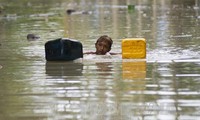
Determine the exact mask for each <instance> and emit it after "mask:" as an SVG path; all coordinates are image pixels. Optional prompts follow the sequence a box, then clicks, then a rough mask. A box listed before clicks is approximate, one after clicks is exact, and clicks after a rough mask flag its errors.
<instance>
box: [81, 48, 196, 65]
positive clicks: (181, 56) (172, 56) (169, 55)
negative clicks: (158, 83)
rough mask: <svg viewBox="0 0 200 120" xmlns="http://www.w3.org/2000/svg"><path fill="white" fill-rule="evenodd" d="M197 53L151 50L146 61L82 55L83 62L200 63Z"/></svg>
mask: <svg viewBox="0 0 200 120" xmlns="http://www.w3.org/2000/svg"><path fill="white" fill-rule="evenodd" d="M198 56H199V52H195V51H191V50H188V49H186V50H179V51H176V52H174V51H172V50H171V49H169V50H168V49H162V50H158V49H157V50H153V51H150V52H147V57H146V59H122V55H95V54H89V55H84V57H83V61H84V62H133V61H135V62H137V61H146V62H148V63H153V62H159V63H171V62H200V57H198Z"/></svg>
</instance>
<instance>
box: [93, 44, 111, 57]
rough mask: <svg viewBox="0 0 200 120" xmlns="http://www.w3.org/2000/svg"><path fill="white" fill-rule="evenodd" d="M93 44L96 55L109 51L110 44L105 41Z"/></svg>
mask: <svg viewBox="0 0 200 120" xmlns="http://www.w3.org/2000/svg"><path fill="white" fill-rule="evenodd" d="M95 45H96V54H97V55H105V54H106V53H107V52H109V51H110V45H109V43H108V42H106V41H100V42H97V43H96V44H95Z"/></svg>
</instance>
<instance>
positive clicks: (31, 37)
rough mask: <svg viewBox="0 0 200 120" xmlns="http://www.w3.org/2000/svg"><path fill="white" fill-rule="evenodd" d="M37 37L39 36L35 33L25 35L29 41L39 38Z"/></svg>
mask: <svg viewBox="0 0 200 120" xmlns="http://www.w3.org/2000/svg"><path fill="white" fill-rule="evenodd" d="M39 38H40V37H39V36H37V35H35V34H28V35H27V40H29V41H32V40H37V39H39Z"/></svg>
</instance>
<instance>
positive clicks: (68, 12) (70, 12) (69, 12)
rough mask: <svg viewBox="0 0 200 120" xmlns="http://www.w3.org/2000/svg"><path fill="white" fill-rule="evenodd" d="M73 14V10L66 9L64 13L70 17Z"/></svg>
mask: <svg viewBox="0 0 200 120" xmlns="http://www.w3.org/2000/svg"><path fill="white" fill-rule="evenodd" d="M73 12H76V10H74V9H68V10H67V11H66V13H67V14H68V15H71V14H72V13H73Z"/></svg>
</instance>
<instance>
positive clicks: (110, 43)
mask: <svg viewBox="0 0 200 120" xmlns="http://www.w3.org/2000/svg"><path fill="white" fill-rule="evenodd" d="M102 41H106V42H107V43H108V44H109V47H110V49H111V47H112V44H113V40H112V38H111V37H109V36H108V35H102V36H100V37H99V38H98V39H97V42H96V44H97V43H98V42H102Z"/></svg>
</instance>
